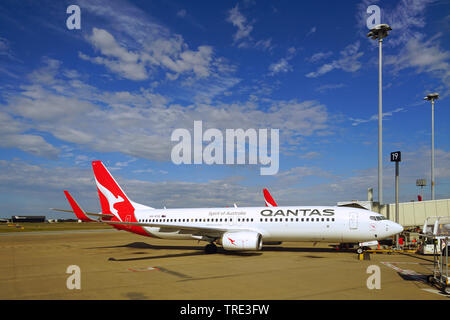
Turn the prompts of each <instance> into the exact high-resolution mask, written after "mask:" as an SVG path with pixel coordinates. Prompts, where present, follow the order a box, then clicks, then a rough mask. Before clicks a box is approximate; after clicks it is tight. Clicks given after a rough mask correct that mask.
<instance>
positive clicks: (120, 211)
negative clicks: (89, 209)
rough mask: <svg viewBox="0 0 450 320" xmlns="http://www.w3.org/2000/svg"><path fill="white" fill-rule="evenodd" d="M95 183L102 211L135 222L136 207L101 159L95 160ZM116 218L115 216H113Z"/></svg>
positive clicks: (93, 163) (122, 219)
mask: <svg viewBox="0 0 450 320" xmlns="http://www.w3.org/2000/svg"><path fill="white" fill-rule="evenodd" d="M92 169H93V170H94V175H95V183H96V184H97V191H98V196H99V198H100V205H101V207H102V213H106V214H112V215H114V217H115V219H117V220H118V221H129V222H134V221H135V220H136V218H135V217H134V211H135V207H134V206H133V203H132V202H131V201H130V200H129V199H128V197H127V195H126V194H125V192H123V190H122V188H120V186H119V185H118V183H117V182H116V180H114V178H113V176H112V175H111V174H110V173H109V171H108V169H106V167H105V166H104V165H103V163H102V162H101V161H93V162H92ZM113 219H114V218H113Z"/></svg>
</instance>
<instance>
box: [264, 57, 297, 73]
mask: <svg viewBox="0 0 450 320" xmlns="http://www.w3.org/2000/svg"><path fill="white" fill-rule="evenodd" d="M292 70H293V68H292V66H291V65H290V64H289V62H288V61H287V59H286V58H282V59H280V60H279V61H278V62H275V63H272V64H271V65H270V66H269V71H270V75H275V74H277V73H280V72H284V73H285V72H289V71H292Z"/></svg>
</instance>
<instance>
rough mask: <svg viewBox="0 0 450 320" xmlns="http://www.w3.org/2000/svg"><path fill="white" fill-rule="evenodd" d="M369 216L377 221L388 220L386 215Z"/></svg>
mask: <svg viewBox="0 0 450 320" xmlns="http://www.w3.org/2000/svg"><path fill="white" fill-rule="evenodd" d="M369 218H370V219H371V220H375V221H381V220H387V218H386V217H385V216H370V217H369Z"/></svg>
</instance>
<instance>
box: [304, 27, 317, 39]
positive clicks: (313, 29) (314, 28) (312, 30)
mask: <svg viewBox="0 0 450 320" xmlns="http://www.w3.org/2000/svg"><path fill="white" fill-rule="evenodd" d="M316 31H317V27H315V26H314V27H312V28H311V30H309V31H308V33H307V34H306V36H307V37H308V36H310V35H312V34H313V33H315V32H316Z"/></svg>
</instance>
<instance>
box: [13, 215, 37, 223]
mask: <svg viewBox="0 0 450 320" xmlns="http://www.w3.org/2000/svg"><path fill="white" fill-rule="evenodd" d="M11 222H14V223H21V222H45V216H12V217H11Z"/></svg>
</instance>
